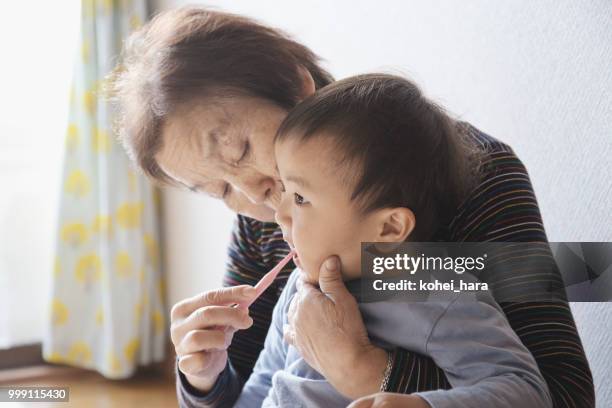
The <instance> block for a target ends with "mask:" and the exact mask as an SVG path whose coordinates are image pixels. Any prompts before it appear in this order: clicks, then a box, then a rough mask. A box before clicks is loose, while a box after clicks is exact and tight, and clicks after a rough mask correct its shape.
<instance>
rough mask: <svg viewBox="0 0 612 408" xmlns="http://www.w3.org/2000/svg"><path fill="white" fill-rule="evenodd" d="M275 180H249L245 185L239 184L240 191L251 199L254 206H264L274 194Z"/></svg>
mask: <svg viewBox="0 0 612 408" xmlns="http://www.w3.org/2000/svg"><path fill="white" fill-rule="evenodd" d="M275 187H276V186H275V183H274V180H272V179H269V178H264V179H261V180H249V181H247V182H245V183H240V184H238V189H239V190H241V191H242V193H243V194H244V195H245V196H246V198H248V199H249V201H251V202H252V203H253V204H264V203H265V202H266V200H267V199H268V198H269V197H270V196H271V195H272V194H273V193H274V188H275Z"/></svg>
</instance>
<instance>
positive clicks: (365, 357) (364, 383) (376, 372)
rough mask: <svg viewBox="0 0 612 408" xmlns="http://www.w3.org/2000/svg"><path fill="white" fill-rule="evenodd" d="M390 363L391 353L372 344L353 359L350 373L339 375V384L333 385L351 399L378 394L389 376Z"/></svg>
mask: <svg viewBox="0 0 612 408" xmlns="http://www.w3.org/2000/svg"><path fill="white" fill-rule="evenodd" d="M388 361H389V352H387V351H386V350H384V349H382V348H380V347H376V346H374V345H371V344H370V345H368V346H366V347H365V349H364V350H362V351H361V352H360V353H358V354H357V355H356V356H355V357H354V358H353V359H352V361H351V364H350V365H349V367H350V373H348V372H344V373H339V374H338V381H337V382H338V384H333V382H332V385H334V387H335V388H336V389H337V390H338V391H339V392H341V393H342V394H344V395H346V396H347V397H349V398H351V399H357V398H361V397H363V396H366V395H370V394H374V393H377V392H379V391H380V388H381V384H382V383H383V382H384V380H385V375H387V366H388Z"/></svg>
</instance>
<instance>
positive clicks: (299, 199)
mask: <svg viewBox="0 0 612 408" xmlns="http://www.w3.org/2000/svg"><path fill="white" fill-rule="evenodd" d="M293 201H295V204H296V205H304V204H307V203H308V202H307V201H306V200H305V199H304V197H302V196H301V195H299V194H298V193H293Z"/></svg>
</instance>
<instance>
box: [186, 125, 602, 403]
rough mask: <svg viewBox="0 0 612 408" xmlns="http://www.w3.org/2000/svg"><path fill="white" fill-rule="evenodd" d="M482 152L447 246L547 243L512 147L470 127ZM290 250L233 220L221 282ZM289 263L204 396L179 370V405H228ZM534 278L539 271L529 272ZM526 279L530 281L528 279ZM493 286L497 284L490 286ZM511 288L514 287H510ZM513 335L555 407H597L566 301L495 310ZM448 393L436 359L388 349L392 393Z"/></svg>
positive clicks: (250, 224)
mask: <svg viewBox="0 0 612 408" xmlns="http://www.w3.org/2000/svg"><path fill="white" fill-rule="evenodd" d="M467 128H468V135H469V136H470V137H471V138H472V139H473V140H474V142H475V143H476V144H477V145H478V146H479V148H481V149H482V151H483V152H484V156H483V159H482V167H483V170H484V171H483V177H482V179H481V182H480V183H479V184H478V186H477V187H476V188H475V189H474V190H473V191H472V192H471V193H470V194H469V196H468V197H467V199H466V200H465V201H464V202H463V204H462V205H460V207H459V208H458V209H457V213H456V215H455V217H454V218H453V220H452V221H451V222H450V223H449V224H448V225H446V226H444V228H442V230H441V231H440V232H439V233H438V234H436V237H440V238H441V239H439V240H445V241H448V242H465V241H470V242H545V241H547V237H546V233H545V231H544V225H543V223H542V217H541V215H540V210H539V208H538V204H537V201H536V197H535V193H534V191H533V187H532V185H531V181H530V180H529V175H528V173H527V170H526V168H525V166H524V165H523V163H522V162H521V161H520V159H519V158H518V157H517V156H516V154H515V153H514V152H513V150H512V149H511V148H510V147H509V146H508V145H506V144H504V143H502V142H500V141H498V140H497V139H495V138H493V137H491V136H489V135H487V134H485V133H483V132H481V131H479V130H477V129H476V128H474V127H472V126H468V127H467ZM288 251H289V248H288V246H287V244H286V243H285V241H283V238H282V232H281V230H280V228H279V227H278V225H276V224H274V223H266V222H260V221H257V220H254V219H250V218H247V217H244V216H241V215H238V218H237V221H236V224H235V228H234V230H233V233H232V237H231V243H230V247H229V261H228V265H227V266H228V268H227V273H226V274H225V277H224V285H227V286H232V285H241V284H249V285H254V284H255V283H257V281H259V279H260V278H261V277H262V276H263V275H264V274H265V273H266V272H267V271H268V270H270V269H271V268H272V267H273V266H274V265H276V264H277V263H278V262H279V261H280V260H281V259H282V258H283V257H284V256H285V255H286V254H287V253H288ZM294 268H295V265H293V263H292V262H290V263H289V264H288V265H287V266H286V267H285V268H284V270H283V271H282V272H281V273H280V275H279V277H278V278H277V280H276V281H275V282H274V284H273V285H272V286H271V287H270V288H269V289H268V290H267V291H266V292H265V293H264V294H263V295H262V296H261V297H260V298H259V299H258V300H257V301H256V302H255V303H254V304H253V305H252V306H251V308H250V313H251V316H252V317H253V320H254V324H253V326H252V327H251V328H249V329H248V330H243V331H238V332H236V334H235V335H234V339H233V342H232V344H231V346H230V347H229V349H228V354H229V361H228V365H227V366H226V369H225V370H224V371H223V372H222V374H221V375H220V376H219V379H218V380H217V382H216V384H215V386H214V388H213V389H212V390H211V391H210V392H209V393H207V394H205V395H203V394H201V393H200V392H198V391H197V390H195V389H194V388H193V387H191V386H190V385H189V383H188V382H187V381H186V379H185V377H184V376H183V375H182V373H180V371H178V369H177V394H178V398H179V404H180V406H181V407H185V408H187V407H189V408H191V407H229V406H231V405H232V404H233V402H234V401H235V400H236V398H237V397H238V395H239V393H240V390H241V388H242V386H243V384H244V382H245V381H246V379H247V378H248V377H249V375H250V373H251V372H252V370H253V366H254V365H255V361H256V360H257V357H258V355H259V353H260V351H261V350H262V348H263V343H264V340H265V337H266V333H267V331H268V328H269V326H270V320H271V317H272V310H273V308H274V305H275V304H276V302H277V300H278V298H279V296H280V293H281V291H282V290H283V287H284V286H285V283H286V282H287V278H288V276H289V274H290V273H291V271H292V270H293V269H294ZM533 273H534V274H535V273H537V272H536V271H534V272H533ZM525 276H527V277H528V279H525V280H524V282H523V283H525V284H527V282H528V280H529V279H531V277H532V276H533V275H526V274H521V279H522V277H525ZM487 283H489V286H495V284H496V282H487ZM514 284H516V282H514ZM500 306H501V307H502V309H503V311H504V313H505V315H506V317H507V319H508V321H509V323H510V325H511V327H512V328H513V329H514V331H515V332H516V333H517V335H518V336H519V338H520V339H521V341H522V342H523V343H524V344H525V346H526V347H527V348H528V349H529V350H530V351H531V353H532V354H533V356H534V358H535V360H536V361H537V363H538V367H539V369H540V371H541V373H542V375H543V376H544V379H545V380H546V382H547V384H548V387H549V390H550V393H551V397H552V399H553V404H554V407H555V408H589V407H594V406H595V394H594V388H593V379H592V376H591V371H590V369H589V365H588V362H587V360H586V357H585V354H584V350H583V347H582V343H581V341H580V337H579V336H578V332H577V330H576V325H575V323H574V319H573V316H572V313H571V310H570V308H569V305H568V303H567V302H563V301H555V302H522V303H502V304H501V305H500ZM440 388H446V389H447V388H450V385H449V383H448V381H447V379H446V376H445V374H444V372H443V371H442V370H440V369H439V368H438V367H437V366H436V364H435V363H434V362H433V360H432V359H431V358H429V357H427V356H423V355H419V354H417V353H414V352H411V351H409V350H402V349H396V350H394V352H393V367H392V371H391V376H390V381H389V383H388V386H387V389H386V390H387V391H389V392H399V393H412V392H417V391H428V390H433V389H440Z"/></svg>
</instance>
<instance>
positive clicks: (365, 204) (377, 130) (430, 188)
mask: <svg viewBox="0 0 612 408" xmlns="http://www.w3.org/2000/svg"><path fill="white" fill-rule="evenodd" d="M462 128H463V126H462V125H461V124H460V123H459V122H457V121H455V120H454V119H452V118H451V117H449V116H448V115H447V114H446V113H445V112H444V110H443V109H442V108H440V107H439V106H437V105H436V104H434V103H433V102H431V101H429V100H428V99H426V98H425V97H424V96H423V94H422V93H421V91H420V89H419V88H418V87H417V86H416V85H415V84H413V83H412V82H410V81H408V80H407V79H404V78H401V77H398V76H393V75H386V74H366V75H359V76H355V77H351V78H347V79H344V80H341V81H338V82H335V83H332V84H331V85H328V86H326V87H324V88H323V89H321V90H319V91H317V92H316V93H315V94H314V95H313V96H311V97H309V98H307V99H306V100H304V101H303V102H302V103H300V104H299V105H298V106H297V107H296V108H295V109H293V110H292V111H291V112H290V114H289V115H288V116H287V118H286V119H285V120H284V121H283V123H282V124H281V126H280V128H279V130H278V132H277V134H276V141H285V140H288V139H293V140H297V141H300V142H304V141H306V140H309V139H311V138H314V137H327V138H330V140H331V141H332V143H333V144H332V146H333V147H334V152H335V153H338V162H337V163H336V165H337V166H338V171H339V174H340V175H342V176H343V177H344V180H345V181H346V182H347V183H350V185H351V186H354V187H353V193H352V196H351V200H357V202H358V203H359V206H360V208H361V210H362V211H363V213H368V212H370V211H373V210H376V209H379V208H390V207H407V208H410V209H411V210H412V211H413V212H414V214H415V217H416V227H415V229H414V230H413V232H412V233H411V235H410V237H409V240H411V241H428V240H431V239H432V238H433V237H434V235H435V234H436V232H438V229H439V228H440V227H442V226H445V225H447V223H449V222H450V221H451V220H452V218H453V216H454V215H455V213H456V211H457V208H458V207H459V206H460V204H461V202H462V201H463V199H464V198H465V196H466V194H467V193H468V192H469V191H470V190H471V189H472V188H473V187H474V185H475V183H476V182H477V179H478V171H477V169H478V167H479V166H478V159H477V149H476V147H475V146H474V145H473V144H471V143H469V142H468V141H467V139H466V138H465V136H464V134H463V132H462Z"/></svg>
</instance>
